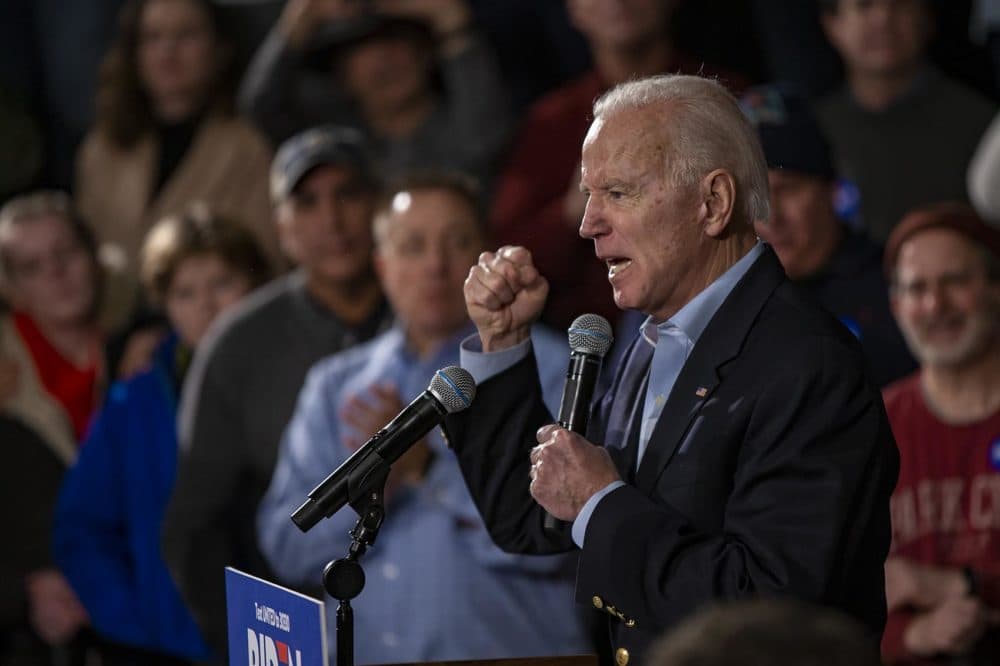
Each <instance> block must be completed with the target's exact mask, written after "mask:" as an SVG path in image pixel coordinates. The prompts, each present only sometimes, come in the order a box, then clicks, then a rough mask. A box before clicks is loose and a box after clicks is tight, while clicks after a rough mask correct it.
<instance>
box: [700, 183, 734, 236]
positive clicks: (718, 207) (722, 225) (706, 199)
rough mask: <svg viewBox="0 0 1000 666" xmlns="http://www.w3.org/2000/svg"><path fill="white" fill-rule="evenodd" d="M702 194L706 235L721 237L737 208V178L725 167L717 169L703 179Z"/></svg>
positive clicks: (702, 212) (702, 210)
mask: <svg viewBox="0 0 1000 666" xmlns="http://www.w3.org/2000/svg"><path fill="white" fill-rule="evenodd" d="M700 195H701V217H702V219H701V222H702V223H703V225H704V227H705V235H706V236H709V237H711V238H720V237H721V236H722V235H723V234H724V233H725V231H726V228H727V227H728V226H729V222H730V220H731V219H732V217H733V212H734V210H735V208H736V180H735V179H734V178H733V175H732V174H731V173H729V172H728V171H726V170H725V169H716V170H715V171H712V172H711V173H709V174H708V175H707V176H705V177H704V178H703V179H702V181H701V188H700Z"/></svg>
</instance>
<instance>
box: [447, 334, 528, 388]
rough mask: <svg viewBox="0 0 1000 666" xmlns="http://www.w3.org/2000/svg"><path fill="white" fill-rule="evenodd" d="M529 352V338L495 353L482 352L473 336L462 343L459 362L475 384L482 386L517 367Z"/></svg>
mask: <svg viewBox="0 0 1000 666" xmlns="http://www.w3.org/2000/svg"><path fill="white" fill-rule="evenodd" d="M530 352H531V338H528V339H527V340H524V341H522V342H519V343H518V344H516V345H514V346H513V347H508V348H507V349H502V350H500V351H497V352H484V351H483V343H482V341H480V339H479V336H478V335H476V334H473V335H470V336H469V337H467V338H466V339H465V340H463V341H462V347H461V351H460V352H459V359H460V361H459V362H460V363H461V364H462V367H463V368H464V369H466V370H468V371H469V374H470V375H472V378H473V379H475V380H476V383H477V384H482V383H483V382H485V381H486V380H487V379H489V378H490V377H493V376H495V375H499V374H500V373H501V372H503V371H504V370H506V369H508V368H511V367H513V366H515V365H517V363H518V361H521V360H522V359H524V358H525V357H526V356H527V355H528V354H529V353H530Z"/></svg>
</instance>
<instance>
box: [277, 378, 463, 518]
mask: <svg viewBox="0 0 1000 666" xmlns="http://www.w3.org/2000/svg"><path fill="white" fill-rule="evenodd" d="M475 397H476V382H475V380H474V379H473V378H472V375H470V374H469V373H468V372H466V371H465V370H463V369H462V368H460V367H458V366H454V365H451V366H448V367H447V368H443V369H441V370H438V371H437V372H435V373H434V378H433V379H432V380H431V384H430V386H428V387H427V390H426V391H424V392H423V393H421V394H420V395H419V396H417V398H416V399H415V400H414V401H413V402H411V403H410V404H409V405H407V406H406V407H404V408H403V411H401V412H400V413H399V415H398V416H396V418H394V419H393V420H392V421H390V422H389V423H388V424H387V425H386V426H385V427H384V428H382V429H381V430H379V431H378V432H377V433H375V434H374V435H372V438H371V439H369V440H368V441H367V442H365V443H364V444H363V445H362V446H361V448H360V449H358V450H357V451H355V452H354V453H353V454H351V457H350V458H348V459H347V460H345V461H344V462H343V463H342V464H341V465H340V467H338V468H337V469H336V470H335V471H334V472H333V473H331V474H330V476H328V477H326V479H324V480H323V481H322V482H321V483H320V484H319V485H318V486H316V487H315V488H313V489H312V492H310V493H309V499H307V500H306V501H305V502H303V504H302V506H300V507H299V508H298V509H296V510H295V512H294V513H293V514H292V522H294V523H295V524H296V526H298V528H299V529H300V530H302V531H303V532H308V531H309V530H310V529H312V528H313V527H314V526H315V525H316V523H318V522H319V521H320V520H322V519H323V518H329V517H330V516H332V515H333V514H335V513H336V512H337V511H339V510H340V509H341V508H342V507H343V506H344V505H345V504H350V503H353V502H354V501H355V500H357V499H359V498H360V497H362V496H363V495H365V494H366V493H369V492H371V491H372V490H374V489H373V488H372V487H371V486H372V484H373V482H374V479H376V478H378V476H379V473H380V472H386V471H388V469H389V466H390V465H392V463H394V462H395V461H396V460H397V459H398V458H399V457H400V456H402V455H403V454H404V453H406V452H407V451H408V450H409V449H410V447H411V446H413V445H414V444H416V443H417V442H418V441H420V439H421V438H422V437H423V436H424V435H426V434H427V433H428V432H430V430H431V428H433V427H434V426H436V425H438V424H440V423H441V421H443V420H444V417H445V416H446V415H447V414H454V413H455V412H460V411H462V410H463V409H465V408H466V407H468V406H469V405H470V404H472V399H473V398H475Z"/></svg>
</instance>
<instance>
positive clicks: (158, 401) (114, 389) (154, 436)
mask: <svg viewBox="0 0 1000 666" xmlns="http://www.w3.org/2000/svg"><path fill="white" fill-rule="evenodd" d="M176 345H177V341H176V338H173V337H171V338H170V339H169V340H167V341H166V342H165V343H164V344H163V345H161V347H160V349H159V350H158V351H157V354H156V357H155V359H154V363H153V367H152V369H151V370H149V371H147V372H144V373H142V374H140V375H137V376H135V377H133V378H131V379H129V380H127V381H124V382H116V383H115V384H113V385H112V386H111V389H110V391H109V392H108V398H107V402H106V403H105V405H104V407H103V408H102V410H101V412H100V413H99V414H98V416H97V418H96V419H95V420H94V423H93V424H92V426H91V429H90V432H89V433H88V435H87V437H86V439H85V441H84V444H83V447H82V449H81V452H80V457H79V459H78V460H77V463H76V464H75V465H74V466H73V467H72V468H71V469H70V470H69V472H68V473H67V474H66V476H65V479H64V481H63V486H62V489H61V491H60V494H59V501H58V504H57V507H56V516H55V530H54V534H53V550H54V556H55V560H56V563H57V564H58V565H59V567H60V569H62V571H63V573H64V574H65V576H66V578H67V579H68V580H69V582H70V584H71V585H72V587H73V590H74V591H75V592H76V594H77V596H79V598H80V601H81V602H82V603H83V605H84V606H85V607H86V609H87V612H88V613H89V614H90V619H91V622H92V623H93V625H94V628H95V629H96V630H97V631H98V633H100V634H101V635H103V636H104V637H105V638H108V639H110V640H112V641H115V642H118V643H122V644H125V645H133V646H137V647H141V648H144V649H147V650H153V651H158V652H165V653H170V654H174V655H178V656H182V657H188V658H193V659H202V658H205V657H207V656H208V648H207V647H206V646H205V643H204V642H203V641H202V638H201V635H200V634H199V632H198V628H197V626H196V625H195V623H194V620H193V619H192V618H191V615H190V614H189V613H188V611H187V609H186V607H185V606H184V603H183V602H182V601H181V598H180V595H179V593H178V591H177V589H176V587H175V586H174V584H173V581H172V580H171V578H170V574H169V573H168V571H167V567H166V565H165V564H164V562H163V559H162V557H161V555H160V527H161V525H162V522H163V514H164V511H165V510H166V506H167V500H168V499H169V498H170V493H171V490H172V489H173V485H174V475H175V468H176V464H177V428H176V413H177V387H176V386H175V382H174V379H173V376H172V373H171V371H170V368H171V367H172V366H173V359H174V354H175V352H176ZM220 575H221V573H220Z"/></svg>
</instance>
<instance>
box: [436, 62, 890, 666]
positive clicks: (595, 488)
mask: <svg viewBox="0 0 1000 666" xmlns="http://www.w3.org/2000/svg"><path fill="white" fill-rule="evenodd" d="M581 188H582V190H583V192H584V194H585V195H586V196H587V199H588V201H587V207H586V210H585V213H584V216H583V220H582V223H581V226H580V234H581V235H582V236H584V237H585V238H588V239H591V240H593V242H594V251H595V254H596V256H597V258H598V259H599V260H600V261H602V262H604V263H605V264H606V265H607V268H608V281H609V283H610V286H611V289H612V292H613V295H614V299H615V302H616V304H617V305H618V306H619V307H621V308H624V309H635V310H638V311H640V312H643V313H645V314H646V315H647V316H648V319H647V320H646V323H645V324H644V325H643V327H642V331H641V335H639V336H637V337H636V339H635V341H633V343H632V345H631V347H630V349H629V351H628V352H626V354H625V357H624V359H623V361H622V363H621V365H620V367H619V370H618V372H617V374H616V376H615V379H614V380H613V382H612V384H611V387H610V389H609V390H608V392H607V394H606V395H605V396H604V398H603V399H602V400H601V401H600V402H599V403H598V404H596V405H595V406H594V410H593V411H592V414H591V419H590V422H589V427H588V430H587V433H586V437H583V436H581V435H578V434H575V433H572V432H569V431H568V430H565V429H563V428H560V427H558V426H556V425H552V417H551V415H550V414H549V413H548V412H547V411H546V409H545V407H544V406H543V405H542V404H541V402H540V400H538V391H537V389H536V388H534V387H536V386H537V380H535V379H534V375H535V373H536V368H535V359H536V357H537V354H535V353H533V349H532V342H531V341H530V339H529V330H530V329H529V327H530V324H531V322H532V321H534V319H535V318H536V317H537V316H538V314H539V313H540V311H541V309H542V305H543V303H544V299H545V294H546V291H547V284H546V282H545V278H544V277H543V276H542V273H544V268H545V267H544V266H539V267H536V266H535V265H534V263H533V261H532V259H531V256H530V254H529V253H528V252H527V251H526V250H525V249H524V248H517V247H505V248H501V249H500V250H499V251H498V252H496V253H490V252H487V253H484V254H483V255H481V256H480V259H479V262H478V264H477V265H476V267H475V268H474V269H473V270H472V272H471V273H470V276H469V278H468V280H467V281H466V287H465V294H466V305H467V307H468V309H469V313H470V315H471V318H472V320H473V321H474V322H475V324H476V327H477V329H478V337H474V338H472V339H470V340H467V341H465V342H464V343H463V349H462V365H463V366H464V367H466V368H467V369H469V370H470V371H471V372H472V374H473V376H474V377H475V378H476V380H477V382H479V384H480V385H479V389H478V394H477V397H476V402H475V404H473V405H472V407H471V408H470V409H469V410H467V411H466V412H463V413H462V414H456V415H452V416H450V417H448V418H447V419H446V420H445V427H446V430H447V431H448V432H449V433H450V435H451V439H452V442H453V444H454V446H455V450H456V453H457V454H458V457H459V463H460V464H461V466H462V471H463V473H464V474H465V477H466V481H467V483H468V485H469V488H470V489H471V490H472V492H473V495H474V496H475V498H476V503H477V505H478V506H479V508H480V510H481V511H482V512H483V516H484V519H485V521H486V524H487V526H488V528H489V529H490V532H491V534H492V535H493V537H494V539H495V540H496V541H497V543H499V544H500V545H501V546H502V547H503V548H504V549H505V550H509V551H512V552H535V553H552V552H562V551H565V550H571V549H573V548H574V547H577V548H579V549H580V567H579V572H578V576H577V601H578V602H580V603H584V604H587V605H592V606H593V607H594V608H595V609H597V610H598V611H599V612H601V613H602V614H603V615H605V616H606V617H607V618H608V620H609V621H610V622H611V633H612V638H613V642H614V647H615V654H614V656H615V660H616V662H617V663H618V665H619V666H624V665H625V664H627V663H629V662H630V661H638V662H639V663H642V658H643V655H644V653H645V650H646V649H647V647H648V645H649V643H650V642H651V641H652V640H654V639H655V638H656V637H657V636H658V635H659V634H660V633H661V632H662V631H664V630H665V629H667V628H668V627H671V626H673V625H674V624H676V623H677V622H678V621H679V620H680V619H682V618H684V617H685V616H687V615H688V614H690V613H691V612H693V611H694V610H695V609H697V608H698V607H700V606H702V605H704V604H706V603H708V602H711V601H716V600H726V599H737V598H741V597H747V596H780V595H790V596H795V597H798V598H801V599H805V600H807V601H812V602H819V603H824V604H828V605H830V606H833V607H835V608H838V609H840V610H843V611H845V612H847V613H849V614H851V615H854V616H855V617H857V618H858V619H859V620H860V621H861V622H862V623H864V625H865V626H866V627H867V628H868V629H869V631H870V633H871V637H872V645H873V647H874V645H875V644H876V639H877V637H878V635H879V634H880V633H881V631H882V628H883V626H884V623H885V595H884V592H883V589H882V579H883V570H882V566H883V562H884V560H885V556H886V553H887V551H888V547H889V538H890V532H889V514H888V500H889V494H890V493H891V491H892V487H893V485H894V483H895V479H896V473H897V469H898V456H897V454H896V450H895V446H894V442H893V439H892V434H891V432H890V431H889V427H888V422H887V420H886V418H885V410H884V408H883V406H882V401H881V397H880V395H879V391H878V389H877V387H875V386H874V385H873V384H872V383H871V382H870V381H869V380H868V379H867V377H866V375H865V372H864V369H863V362H862V356H861V351H860V348H859V346H858V344H857V341H856V340H855V339H854V338H853V336H851V334H850V333H849V332H848V331H847V329H846V328H844V327H843V326H841V325H840V324H839V323H838V322H837V321H836V320H834V319H833V318H832V317H831V316H829V315H828V314H826V313H825V312H824V311H822V310H821V309H820V308H819V307H818V306H817V305H816V304H814V303H812V302H811V301H809V300H808V299H807V298H806V297H805V296H804V295H803V294H801V293H800V292H798V291H797V290H796V289H795V288H794V287H792V286H791V284H790V283H789V282H788V279H787V277H786V276H785V274H784V271H783V270H782V268H781V264H780V263H779V262H778V259H777V257H776V256H775V254H774V252H773V251H772V250H771V249H770V248H769V247H767V246H766V245H764V244H762V243H760V242H759V241H758V240H757V238H756V236H755V234H754V226H753V225H754V222H755V221H764V220H767V219H768V191H767V166H766V163H765V161H764V156H763V154H762V151H761V148H760V144H759V142H758V140H757V137H756V135H755V132H754V130H753V128H752V127H751V126H750V125H749V123H748V122H747V120H746V118H745V117H744V116H743V115H742V113H741V112H740V109H739V106H738V105H737V103H736V100H735V99H733V97H732V96H731V95H730V94H729V93H728V92H726V91H725V89H724V88H723V87H722V86H721V85H719V84H718V83H717V82H715V81H712V80H708V79H703V78H700V77H692V76H661V77H654V78H651V79H645V80H640V81H634V82H630V83H626V84H623V85H621V86H619V87H617V88H615V89H614V90H612V91H610V92H609V93H607V94H606V95H605V96H603V97H602V98H601V99H600V100H598V101H597V103H596V104H595V106H594V121H593V124H592V125H591V127H590V131H589V132H588V134H587V138H586V140H585V141H584V145H583V159H582V171H581ZM498 357H499V358H502V360H503V362H496V359H497V358H498ZM532 436H535V437H536V439H537V443H538V445H537V446H532V444H534V442H531V439H532ZM592 443H601V444H603V445H604V446H593V445H592ZM543 509H544V510H545V511H548V512H549V513H550V514H552V515H553V516H555V517H556V518H559V519H561V520H563V521H566V522H567V527H565V528H562V529H557V530H546V529H543V524H544V521H543Z"/></svg>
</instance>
